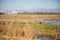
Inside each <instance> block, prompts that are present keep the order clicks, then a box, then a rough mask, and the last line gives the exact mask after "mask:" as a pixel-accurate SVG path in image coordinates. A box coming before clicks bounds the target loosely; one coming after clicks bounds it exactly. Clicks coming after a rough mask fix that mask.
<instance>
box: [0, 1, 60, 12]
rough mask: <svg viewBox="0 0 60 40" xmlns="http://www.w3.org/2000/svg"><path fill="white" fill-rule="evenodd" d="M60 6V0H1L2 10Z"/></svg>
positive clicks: (0, 7)
mask: <svg viewBox="0 0 60 40" xmlns="http://www.w3.org/2000/svg"><path fill="white" fill-rule="evenodd" d="M37 8H45V9H52V8H53V9H56V8H60V0H0V11H11V10H28V9H37Z"/></svg>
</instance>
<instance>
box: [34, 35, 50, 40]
mask: <svg viewBox="0 0 60 40" xmlns="http://www.w3.org/2000/svg"><path fill="white" fill-rule="evenodd" d="M35 40H51V38H50V37H47V36H38V37H35Z"/></svg>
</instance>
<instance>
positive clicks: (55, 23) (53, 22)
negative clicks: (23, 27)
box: [42, 20, 60, 25]
mask: <svg viewBox="0 0 60 40" xmlns="http://www.w3.org/2000/svg"><path fill="white" fill-rule="evenodd" d="M42 23H43V24H52V25H60V21H49V20H47V21H44V22H42Z"/></svg>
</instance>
